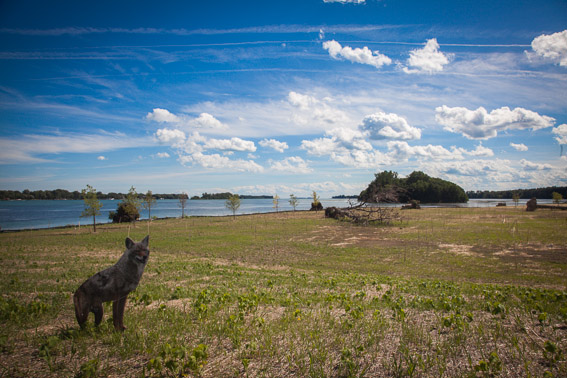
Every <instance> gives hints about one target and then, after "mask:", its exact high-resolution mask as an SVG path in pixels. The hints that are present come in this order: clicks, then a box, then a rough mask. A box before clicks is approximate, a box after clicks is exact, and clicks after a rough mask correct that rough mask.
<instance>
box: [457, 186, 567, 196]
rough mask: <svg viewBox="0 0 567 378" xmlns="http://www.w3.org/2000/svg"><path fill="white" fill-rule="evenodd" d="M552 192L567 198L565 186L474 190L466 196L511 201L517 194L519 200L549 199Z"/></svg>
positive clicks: (566, 187)
mask: <svg viewBox="0 0 567 378" xmlns="http://www.w3.org/2000/svg"><path fill="white" fill-rule="evenodd" d="M553 192H556V193H559V194H561V195H562V196H563V198H566V197H567V186H562V187H559V186H550V187H546V188H536V189H515V190H499V191H495V190H476V191H469V192H467V195H468V196H469V198H474V199H484V198H493V199H512V198H513V196H514V194H517V195H518V196H519V198H521V199H530V198H533V197H535V198H539V199H551V198H553Z"/></svg>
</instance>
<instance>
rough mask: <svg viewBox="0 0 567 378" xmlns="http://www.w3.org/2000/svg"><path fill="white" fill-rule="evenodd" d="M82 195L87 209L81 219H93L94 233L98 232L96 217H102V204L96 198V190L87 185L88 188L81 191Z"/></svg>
mask: <svg viewBox="0 0 567 378" xmlns="http://www.w3.org/2000/svg"><path fill="white" fill-rule="evenodd" d="M81 194H82V196H83V200H84V201H85V209H84V210H83V212H82V213H81V217H93V231H94V232H96V216H97V215H100V208H101V207H102V203H101V202H100V201H99V200H98V198H97V196H96V189H95V188H93V187H92V186H90V185H87V187H86V188H85V189H83V190H82V191H81Z"/></svg>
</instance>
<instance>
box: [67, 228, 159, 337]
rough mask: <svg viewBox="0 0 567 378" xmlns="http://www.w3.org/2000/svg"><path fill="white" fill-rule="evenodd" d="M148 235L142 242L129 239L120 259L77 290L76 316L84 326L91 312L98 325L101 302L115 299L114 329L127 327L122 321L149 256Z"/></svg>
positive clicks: (101, 309) (100, 318)
mask: <svg viewBox="0 0 567 378" xmlns="http://www.w3.org/2000/svg"><path fill="white" fill-rule="evenodd" d="M149 238H150V237H149V235H148V236H146V237H145V238H144V240H142V241H141V242H139V243H134V242H133V241H132V239H130V238H126V251H125V252H124V254H123V255H122V257H120V259H119V260H118V262H117V263H116V264H114V265H113V266H111V267H109V268H107V269H105V270H103V271H100V272H98V273H97V274H95V275H94V276H92V277H91V278H89V279H88V280H86V281H85V282H84V283H83V284H82V285H81V286H80V287H79V288H78V289H77V291H75V295H74V296H73V303H74V304H75V316H76V317H77V321H78V322H79V325H80V326H81V328H83V327H84V325H85V323H86V322H87V318H88V316H89V312H92V313H93V314H94V317H95V325H97V326H98V325H99V324H100V322H101V320H102V315H103V307H102V303H103V302H110V301H112V318H113V322H114V328H115V329H116V330H117V331H124V329H126V327H124V323H123V318H124V307H125V306H126V297H127V296H128V293H130V292H131V291H133V290H134V289H136V287H137V286H138V283H139V282H140V278H142V273H143V272H144V267H145V266H146V263H147V262H148V257H149V256H150V250H149V249H148V242H149Z"/></svg>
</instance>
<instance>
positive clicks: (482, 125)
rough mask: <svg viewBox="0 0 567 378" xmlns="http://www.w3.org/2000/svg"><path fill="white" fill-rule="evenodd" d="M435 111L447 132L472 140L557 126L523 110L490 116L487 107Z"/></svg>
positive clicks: (508, 109)
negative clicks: (508, 132) (511, 131)
mask: <svg viewBox="0 0 567 378" xmlns="http://www.w3.org/2000/svg"><path fill="white" fill-rule="evenodd" d="M435 111H436V112H437V114H436V115H435V119H436V120H437V122H439V123H440V124H441V125H443V126H445V130H447V131H451V132H453V133H462V134H463V136H465V137H467V138H469V139H489V138H494V137H496V136H497V135H498V131H504V130H524V129H532V130H539V129H543V128H546V127H551V126H553V124H554V123H555V119H554V118H552V117H548V116H542V115H539V114H538V113H536V112H533V111H531V110H527V109H523V108H515V109H514V110H511V109H510V108H508V107H506V106H505V107H502V108H499V109H495V110H493V111H491V112H490V113H488V112H487V111H486V109H485V108H483V107H480V108H478V109H476V110H469V109H467V108H462V107H455V108H449V107H448V106H445V105H443V106H440V107H437V108H436V109H435Z"/></svg>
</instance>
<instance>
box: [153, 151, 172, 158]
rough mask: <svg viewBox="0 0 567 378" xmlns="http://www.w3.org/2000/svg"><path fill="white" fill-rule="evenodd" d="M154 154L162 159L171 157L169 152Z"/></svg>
mask: <svg viewBox="0 0 567 378" xmlns="http://www.w3.org/2000/svg"><path fill="white" fill-rule="evenodd" d="M154 156H155V157H157V158H160V159H167V158H169V157H170V156H169V154H168V153H167V152H158V153H157V154H155V155H154Z"/></svg>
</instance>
